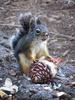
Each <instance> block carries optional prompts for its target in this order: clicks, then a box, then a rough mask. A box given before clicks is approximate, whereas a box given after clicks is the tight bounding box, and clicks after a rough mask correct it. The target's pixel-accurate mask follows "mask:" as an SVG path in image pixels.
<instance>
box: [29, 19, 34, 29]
mask: <svg viewBox="0 0 75 100" xmlns="http://www.w3.org/2000/svg"><path fill="white" fill-rule="evenodd" d="M30 28H31V30H33V29H34V28H35V18H32V19H31V21H30Z"/></svg>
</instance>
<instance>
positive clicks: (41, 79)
mask: <svg viewBox="0 0 75 100" xmlns="http://www.w3.org/2000/svg"><path fill="white" fill-rule="evenodd" d="M45 61H47V60H41V61H36V62H34V63H32V64H31V66H30V77H31V80H32V82H34V83H40V84H45V83H50V82H51V81H52V79H53V77H54V76H55V74H56V72H57V71H56V72H55V71H54V73H55V74H53V72H52V71H53V68H52V67H56V66H55V65H54V66H52V65H51V66H50V65H49V64H51V63H52V62H49V61H47V62H48V64H47V63H45ZM54 70H56V69H54Z"/></svg>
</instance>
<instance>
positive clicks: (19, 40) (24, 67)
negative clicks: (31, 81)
mask: <svg viewBox="0 0 75 100" xmlns="http://www.w3.org/2000/svg"><path fill="white" fill-rule="evenodd" d="M19 21H20V24H21V28H20V29H19V31H18V33H17V35H16V36H15V37H14V39H13V40H12V47H13V49H14V54H15V57H16V59H17V61H18V63H19V65H20V68H21V71H22V72H23V73H25V74H26V75H28V73H29V67H30V65H31V63H32V62H33V61H35V60H37V59H39V58H41V57H43V56H45V57H50V58H51V59H52V56H51V55H50V54H49V51H48V47H47V42H48V39H49V32H48V27H47V25H46V24H43V23H42V22H41V20H40V18H39V17H34V16H33V15H32V14H31V13H25V14H24V15H21V16H20V19H19Z"/></svg>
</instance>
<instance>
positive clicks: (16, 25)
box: [0, 24, 21, 27]
mask: <svg viewBox="0 0 75 100" xmlns="http://www.w3.org/2000/svg"><path fill="white" fill-rule="evenodd" d="M0 26H11V27H21V25H13V24H0Z"/></svg>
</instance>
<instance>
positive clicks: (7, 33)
mask: <svg viewBox="0 0 75 100" xmlns="http://www.w3.org/2000/svg"><path fill="white" fill-rule="evenodd" d="M25 12H32V13H33V14H34V15H35V16H37V15H46V16H47V17H48V18H49V21H48V22H47V24H48V28H49V32H50V33H51V34H50V40H49V43H48V47H49V51H50V54H51V55H53V56H54V57H62V56H63V60H64V61H63V62H62V63H60V65H59V66H60V67H59V71H58V73H57V75H56V77H57V76H58V75H59V77H60V79H55V81H56V82H57V83H58V84H61V86H60V87H59V88H58V89H50V86H49V85H48V84H42V85H41V84H33V83H32V82H31V81H30V80H28V78H27V77H26V76H25V75H21V73H20V70H19V66H18V64H17V62H16V59H15V57H14V54H13V50H12V49H11V47H10V45H9V38H10V37H11V36H12V35H13V34H14V33H15V32H16V28H18V25H19V22H18V17H19V15H20V13H25ZM6 78H10V79H11V80H12V81H13V84H17V85H18V87H19V92H18V93H16V95H15V96H14V100H34V99H35V100H75V1H74V0H0V86H2V85H3V84H4V81H5V79H6ZM45 87H47V88H45ZM60 91H61V92H64V93H66V96H65V97H64V96H62V97H61V98H62V99H61V98H60V99H59V97H58V96H56V95H55V92H60ZM65 98H66V99H65Z"/></svg>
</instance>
